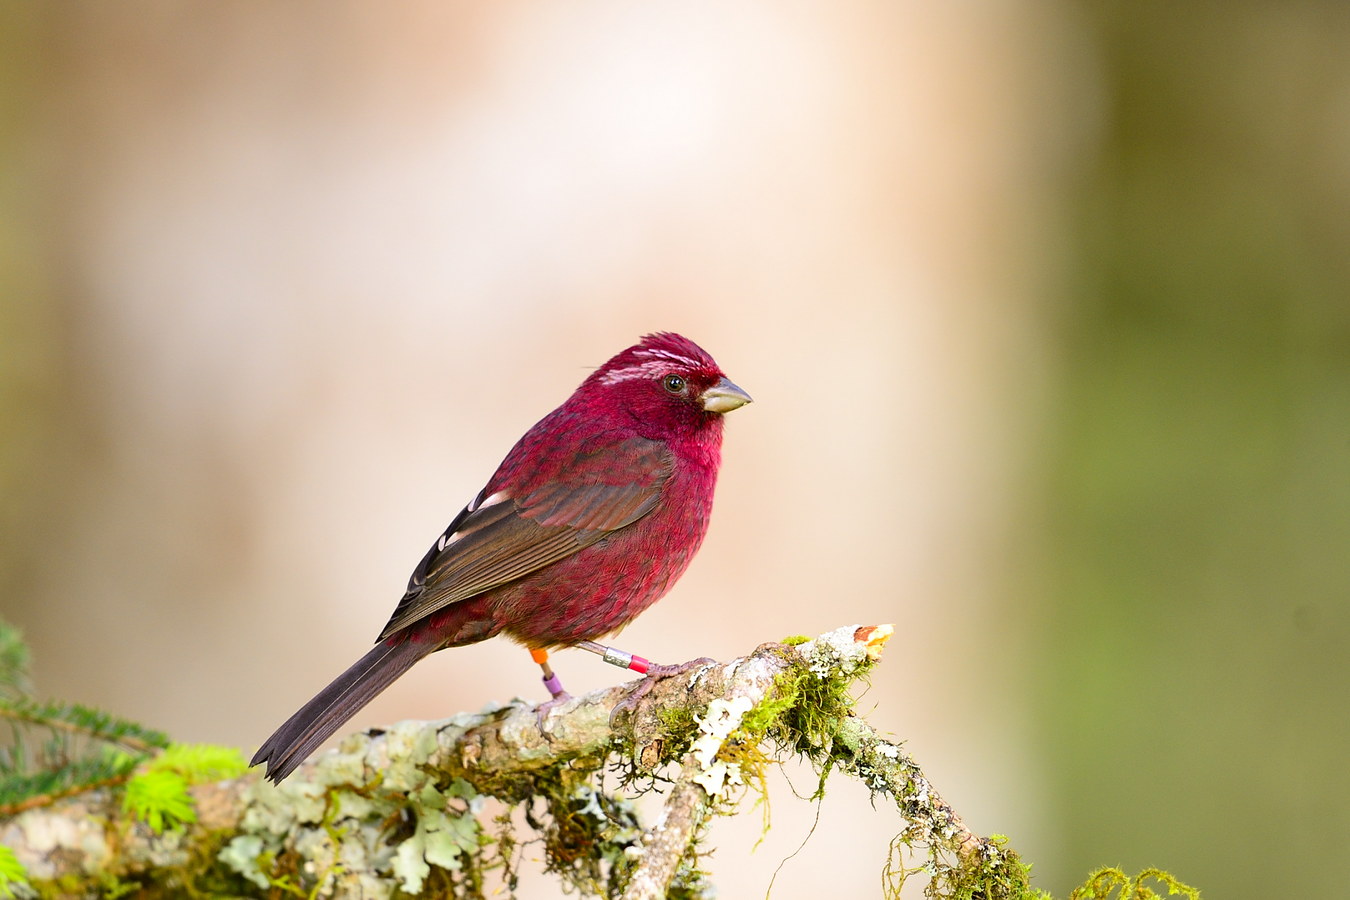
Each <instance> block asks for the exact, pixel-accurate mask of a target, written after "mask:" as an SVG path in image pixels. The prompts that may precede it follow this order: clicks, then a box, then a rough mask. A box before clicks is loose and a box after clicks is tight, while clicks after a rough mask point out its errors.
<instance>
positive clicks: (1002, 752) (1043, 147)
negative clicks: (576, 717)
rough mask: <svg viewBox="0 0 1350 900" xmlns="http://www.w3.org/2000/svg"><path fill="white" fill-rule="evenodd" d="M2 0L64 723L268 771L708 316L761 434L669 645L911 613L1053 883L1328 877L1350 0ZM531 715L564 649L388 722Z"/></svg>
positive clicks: (1013, 817)
mask: <svg viewBox="0 0 1350 900" xmlns="http://www.w3.org/2000/svg"><path fill="white" fill-rule="evenodd" d="M0 18H3V21H0V516H2V518H0V614H3V616H4V617H5V618H7V619H10V620H11V621H13V622H15V623H17V624H18V625H20V626H21V627H22V628H23V629H24V631H25V632H26V634H27V636H28V638H29V639H30V641H31V643H32V645H33V648H34V653H35V656H36V667H35V668H36V671H35V674H36V681H37V685H38V689H39V692H40V693H41V694H43V695H45V696H50V697H60V698H65V699H69V700H74V701H80V702H83V703H88V704H95V705H98V706H101V707H105V708H107V709H109V710H112V711H116V712H118V713H121V714H123V715H126V716H129V717H133V718H136V719H138V720H141V721H144V722H146V723H149V724H151V725H153V726H156V727H160V728H163V729H165V730H167V731H168V732H170V733H171V734H172V735H173V736H175V737H176V738H178V739H181V740H191V741H214V742H221V743H226V744H232V745H238V746H241V747H243V748H244V749H245V752H246V754H248V753H251V752H252V750H253V749H254V748H255V747H256V746H257V744H258V743H259V741H260V740H261V739H262V738H264V737H265V736H266V735H267V734H268V733H270V731H271V730H272V729H273V728H274V727H275V726H276V725H277V724H278V723H279V722H280V721H281V720H282V719H284V718H285V717H286V716H288V715H289V714H290V713H291V712H292V711H293V710H294V709H295V708H297V707H298V706H299V705H300V704H301V703H302V702H303V701H304V700H306V699H308V697H309V696H310V695H311V694H312V693H313V692H314V691H315V690H316V689H317V688H319V687H320V686H321V685H323V684H324V683H326V682H327V681H328V679H329V678H330V677H332V676H333V675H335V674H336V673H337V672H339V671H340V670H341V669H343V668H344V667H345V666H346V665H347V664H348V663H350V662H351V661H353V660H354V659H355V658H356V657H357V656H358V655H360V654H361V653H362V652H364V650H365V648H366V647H367V646H368V645H369V642H370V641H371V640H372V639H373V637H374V635H375V634H376V633H377V632H378V630H379V629H380V627H381V626H382V625H383V623H384V622H385V620H386V618H387V616H388V614H389V611H390V610H391V609H392V606H393V604H394V602H395V601H396V600H397V599H398V597H399V596H400V594H401V592H402V587H403V584H404V581H405V579H406V577H407V575H408V572H409V571H410V570H411V568H412V566H413V565H414V564H415V563H416V562H417V560H418V559H419V558H420V557H421V555H422V553H423V552H424V550H425V549H426V547H427V546H428V545H429V544H430V542H431V541H432V540H433V539H434V538H435V536H436V535H437V534H438V533H439V531H440V530H441V529H442V528H443V527H444V526H445V525H446V523H447V522H448V520H449V518H450V517H451V516H452V515H453V514H454V513H455V512H456V511H457V510H458V509H459V508H460V506H461V505H462V504H463V503H464V502H465V501H467V500H468V498H470V497H471V496H472V495H473V494H474V493H475V492H476V491H477V490H478V489H479V487H481V485H482V483H483V482H484V480H485V479H486V477H487V476H488V474H489V473H490V472H491V471H492V469H493V467H494V466H495V465H496V463H497V462H498V461H499V460H500V458H501V457H502V455H504V454H505V452H506V450H507V449H508V448H509V447H510V446H511V444H512V443H513V442H514V441H515V439H516V438H517V437H518V436H519V435H520V434H521V433H522V432H523V431H524V430H525V428H527V427H528V426H529V425H530V424H532V423H533V422H534V421H535V420H536V419H538V418H539V417H540V416H541V415H543V414H544V413H545V412H547V411H548V410H549V409H551V408H552V407H553V406H554V405H556V404H557V403H559V402H560V401H561V400H562V399H563V398H564V397H566V396H567V394H568V393H569V392H570V391H571V390H572V388H573V387H575V385H576V384H577V383H579V382H580V381H581V380H582V378H584V377H585V375H586V373H587V372H588V371H589V367H593V366H595V365H598V364H599V363H600V362H602V361H603V360H604V359H606V358H607V357H608V356H610V355H611V354H613V353H614V352H616V351H618V350H620V349H622V348H623V347H625V346H627V345H628V344H630V343H632V342H633V341H634V340H635V339H636V338H637V337H638V336H639V335H640V334H642V333H644V332H647V331H653V330H658V329H672V330H677V331H680V332H683V333H685V334H687V335H689V336H691V337H693V338H694V339H695V340H696V341H698V342H699V343H701V344H702V345H703V346H704V347H706V348H707V349H708V350H709V351H710V352H712V353H713V354H714V355H715V356H716V357H717V359H718V360H719V361H720V362H721V364H722V365H723V367H724V368H725V369H726V370H727V371H728V372H729V373H730V374H731V376H732V377H733V378H734V379H735V380H736V381H737V382H738V383H740V384H741V385H743V386H744V387H745V388H746V389H747V390H749V391H750V392H751V393H752V394H753V395H754V397H755V400H756V403H755V405H754V406H752V407H749V408H747V409H745V410H742V411H739V412H737V413H735V414H734V415H733V416H732V417H730V419H729V421H728V431H727V442H726V452H725V464H724V467H723V471H722V481H721V485H720V487H719V496H718V509H717V514H716V516H715V517H714V521H713V526H712V531H711V534H710V535H709V538H708V541H707V542H706V544H705V546H704V549H703V551H702V554H701V556H700V558H699V559H698V561H697V562H696V564H695V565H694V566H693V568H692V569H691V571H690V572H689V574H688V575H687V576H686V577H685V578H684V579H683V580H682V581H681V583H680V584H679V586H678V587H677V588H676V589H675V590H674V592H673V593H672V594H671V595H670V596H669V597H667V598H666V599H665V600H664V601H663V602H662V603H660V604H658V605H657V606H656V607H654V608H653V609H652V610H651V611H649V612H648V613H647V614H646V616H644V617H643V618H641V619H640V620H638V621H637V622H636V623H635V624H634V625H632V626H631V627H630V628H629V629H628V630H627V631H626V632H625V633H624V634H623V636H622V638H621V639H620V640H619V641H617V643H619V644H620V645H621V646H623V647H625V648H627V649H630V650H633V651H635V652H638V653H641V654H643V655H645V656H649V657H651V658H654V659H658V660H662V661H678V660H683V659H688V658H692V657H697V656H702V655H709V656H714V657H730V656H734V655H738V654H741V653H744V652H747V651H749V650H750V649H752V648H753V647H754V646H755V645H757V644H759V643H760V642H762V641H765V640H770V639H776V638H781V637H783V636H785V635H790V634H799V633H804V634H816V633H819V632H821V631H824V630H828V629H831V628H834V627H836V626H840V625H845V624H851V623H856V622H864V623H871V622H894V623H895V624H896V625H897V629H898V634H897V637H896V638H895V639H894V640H893V641H892V642H891V645H890V647H889V651H888V655H887V657H886V658H885V660H884V662H883V664H882V666H881V667H880V668H879V669H878V670H877V671H876V674H875V677H874V678H873V682H872V687H871V689H870V690H869V691H868V692H867V693H866V695H865V696H864V697H863V698H862V701H861V704H862V706H863V708H864V709H867V710H869V715H870V717H871V720H872V721H873V722H874V723H875V724H876V725H877V726H878V727H880V728H882V729H883V730H885V731H888V732H890V733H893V734H894V735H896V736H897V737H899V738H901V739H903V740H905V741H906V744H907V747H908V749H909V751H910V752H911V753H913V754H914V756H915V757H916V758H917V759H918V760H919V762H920V763H921V764H923V765H924V766H925V768H926V769H927V771H928V772H929V774H930V775H931V776H932V778H933V780H934V782H935V783H936V784H937V785H938V786H939V788H940V789H941V790H942V791H943V792H944V794H945V796H946V798H947V799H948V800H949V802H950V803H951V804H952V805H953V806H954V807H955V808H956V809H957V810H958V811H959V812H960V813H961V814H962V815H964V816H965V817H966V819H967V821H968V822H969V824H970V825H971V826H972V827H973V828H974V829H975V830H977V831H979V832H981V833H990V832H998V833H1003V834H1006V835H1009V837H1010V839H1011V843H1012V845H1013V846H1014V847H1016V848H1018V849H1019V850H1021V851H1022V852H1023V854H1024V855H1025V857H1026V858H1027V859H1028V860H1030V861H1032V862H1034V863H1035V869H1034V875H1035V879H1036V884H1037V885H1038V886H1039V887H1042V888H1046V889H1049V890H1052V891H1054V892H1055V893H1056V894H1058V895H1061V896H1062V895H1066V894H1067V892H1068V890H1069V889H1070V888H1071V887H1072V886H1073V885H1074V884H1076V883H1078V882H1079V881H1080V880H1081V879H1082V878H1083V877H1084V876H1085V875H1086V873H1087V872H1088V871H1089V869H1091V868H1093V867H1096V866H1099V865H1121V866H1123V867H1125V868H1126V869H1127V870H1130V871H1136V870H1138V869H1140V868H1142V867H1145V866H1160V867H1164V868H1167V869H1169V870H1171V871H1172V872H1174V873H1175V874H1176V875H1178V876H1179V877H1181V878H1182V879H1183V880H1185V881H1188V882H1190V883H1192V884H1195V885H1198V886H1200V887H1202V888H1203V889H1204V890H1205V892H1206V896H1212V897H1224V898H1247V897H1251V898H1257V897H1267V896H1276V895H1277V896H1322V895H1325V894H1326V889H1325V885H1326V884H1327V882H1329V881H1330V878H1329V877H1328V876H1329V875H1330V874H1331V873H1330V869H1331V864H1332V862H1333V861H1335V860H1338V859H1342V858H1343V857H1344V855H1345V853H1346V852H1347V850H1350V767H1347V766H1346V761H1347V759H1350V715H1348V714H1347V713H1350V709H1348V707H1350V653H1347V652H1346V651H1347V646H1348V645H1350V603H1348V602H1347V594H1348V592H1350V553H1347V552H1346V549H1345V546H1344V545H1345V542H1346V537H1347V533H1350V55H1347V54H1346V52H1345V48H1346V47H1347V46H1350V7H1348V6H1346V5H1345V4H1343V3H1338V2H1333V0H1324V2H1315V0H1309V2H1295V3H1285V4H1265V3H1248V2H1240V0H1239V2H1228V3H1222V4H1221V3H1217V2H1198V3H1187V4H1174V3H1164V2H1160V0H1146V2H1139V3H1130V4H1122V3H1116V4H1095V3H1087V2H1068V0H1005V2H974V3H962V4H926V3H914V2H898V3H897V2H883V0H872V2H868V0H848V2H842V3H832V4H823V5H802V4H782V3H771V2H745V3H733V4H709V5H702V4H688V3H673V2H665V0H654V2H647V3H640V4H638V3H621V2H617V0H610V2H603V0H582V2H575V3H568V4H528V3H493V4H476V3H420V4H409V5H402V6H399V7H398V8H397V9H391V8H390V7H387V6H376V5H373V4H372V5H360V4H350V5H337V6H334V5H331V4H317V3H293V4H284V5H276V4H191V5H186V6H185V5H182V4H175V3H169V2H146V3H137V4H130V5H128V4H96V3H73V4H5V5H4V7H3V9H2V10H0ZM557 663H558V666H559V669H560V671H561V673H562V675H563V677H564V679H565V680H566V682H567V684H568V685H569V686H570V687H572V688H573V689H574V690H576V689H578V688H580V689H588V688H591V687H596V686H600V685H606V684H611V683H614V682H615V681H617V680H620V679H622V678H623V677H624V676H623V675H622V674H620V673H618V671H617V670H614V669H611V668H608V667H605V666H603V665H602V664H600V663H599V662H598V661H596V660H595V659H594V658H592V657H590V656H589V655H586V654H582V653H578V652H572V653H563V654H560V656H559V658H558V660H557ZM513 696H524V697H530V698H535V699H539V698H541V697H543V689H542V687H541V686H540V684H539V681H538V675H537V670H536V668H535V667H534V666H533V665H532V664H531V663H530V661H529V659H528V657H527V656H526V654H525V653H524V652H523V651H522V650H521V649H519V648H518V647H515V646H514V645H511V644H508V643H506V642H490V643H487V644H483V645H478V646H475V647H470V648H464V649H460V650H455V651H452V652H449V653H444V654H440V655H439V657H438V658H433V659H431V660H428V661H426V662H424V663H422V664H421V665H420V666H418V667H417V668H416V669H415V670H414V671H413V672H412V673H410V674H409V675H408V676H406V677H405V678H404V679H403V680H402V681H400V682H399V683H398V684H397V685H396V686H395V687H394V688H392V689H390V690H389V691H388V692H387V693H386V694H385V695H384V696H383V697H381V698H380V699H379V700H378V701H377V702H375V703H374V704H372V705H371V706H370V707H369V708H368V709H367V710H365V711H364V712H363V713H362V715H361V716H359V717H358V719H357V720H356V722H355V723H354V725H359V726H372V725H376V724H381V723H387V722H390V721H393V720H397V719H402V718H435V717H439V716H442V715H448V714H450V713H453V712H456V711H459V710H462V709H476V708H478V707H480V706H482V705H483V704H484V703H485V702H488V701H493V700H496V701H505V700H508V699H510V698H511V697H513ZM791 778H792V784H793V785H795V787H796V789H797V790H798V791H801V792H803V793H809V791H810V789H811V788H812V787H813V785H814V780H813V778H812V776H811V775H810V773H809V772H805V771H802V770H800V769H797V770H794V771H793V773H792V774H791ZM771 800H772V807H771V808H772V815H773V829H772V831H771V832H770V834H769V837H768V840H767V841H766V842H765V843H764V844H763V845H762V846H760V847H759V848H758V849H756V850H754V851H753V852H751V848H752V846H753V844H754V842H755V840H756V839H757V838H758V836H759V831H760V827H761V820H760V816H759V815H758V813H757V812H752V813H749V814H747V815H745V816H742V817H740V818H739V819H735V820H729V821H720V822H718V823H717V825H716V826H715V829H714V832H713V835H712V838H711V843H712V845H714V846H717V847H718V848H719V849H718V851H717V853H716V854H715V855H714V856H713V857H712V858H711V859H710V860H709V866H710V868H711V870H712V872H713V873H714V875H715V877H716V879H717V881H718V883H719V884H720V885H721V887H722V891H723V896H727V897H752V896H762V895H763V893H764V891H765V890H766V888H767V887H768V884H769V879H770V878H771V877H772V875H773V872H774V870H775V869H776V868H777V867H778V866H779V863H780V862H782V861H783V860H784V859H785V857H787V856H788V855H789V854H791V853H792V851H793V850H795V849H796V848H797V846H798V845H799V844H801V843H802V841H803V840H805V839H806V838H807V834H808V832H809V830H810V828H811V823H812V820H813V818H814V817H815V814H816V810H815V809H813V808H812V807H811V806H810V804H808V803H807V802H805V801H801V800H797V799H796V798H794V797H793V796H792V793H791V791H790V789H789V787H788V785H787V784H785V783H781V782H780V783H777V784H775V786H774V790H773V794H772V796H771ZM899 828H900V821H899V819H898V817H897V815H896V813H895V812H894V811H893V809H892V808H890V807H888V806H887V805H886V804H884V803H881V804H878V805H877V807H876V808H873V807H872V806H871V805H870V804H869V802H868V798H867V796H866V794H865V792H864V791H863V790H862V788H861V787H860V786H859V785H857V784H856V783H853V782H850V781H848V780H837V781H836V782H835V783H834V784H833V787H832V790H831V791H830V793H829V796H828V797H827V798H826V800H825V801H824V803H823V805H822V807H821V809H820V825H819V827H818V828H817V830H816V831H815V834H814V836H812V837H811V838H810V839H809V840H808V841H807V842H806V845H805V848H804V849H803V850H802V852H801V853H800V854H799V855H798V856H796V857H794V858H792V859H790V860H787V861H786V862H783V870H782V873H781V874H780V875H779V877H778V881H777V883H776V885H775V886H774V889H773V896H775V897H778V898H784V900H787V898H799V897H802V898H805V897H821V896H832V897H865V896H875V895H877V893H878V891H879V880H880V872H881V868H882V865H883V863H884V860H885V856H886V847H887V843H888V841H889V839H890V837H891V836H892V835H893V834H895V833H896V832H897V831H898V830H899ZM747 860H748V862H747ZM915 887H916V888H917V885H916V886H915ZM528 890H531V891H533V892H534V893H533V894H531V896H540V897H545V896H551V895H552V891H551V885H550V884H549V882H548V881H547V880H545V879H542V878H540V879H534V880H533V882H532V885H531V886H530V887H529V888H528ZM907 890H908V889H907Z"/></svg>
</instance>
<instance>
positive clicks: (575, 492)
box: [377, 437, 673, 641]
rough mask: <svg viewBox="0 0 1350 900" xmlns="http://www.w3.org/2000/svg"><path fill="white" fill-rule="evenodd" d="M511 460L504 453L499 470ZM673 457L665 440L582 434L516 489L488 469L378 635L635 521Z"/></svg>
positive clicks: (653, 499)
mask: <svg viewBox="0 0 1350 900" xmlns="http://www.w3.org/2000/svg"><path fill="white" fill-rule="evenodd" d="M513 455H514V452H513ZM512 462H513V460H512V457H510V456H508V457H507V460H506V462H504V463H503V464H502V468H503V470H506V469H508V468H509V467H510V466H511V464H512ZM672 463H673V458H672V456H671V453H670V450H669V449H668V448H667V446H666V445H665V444H664V443H661V442H659V441H649V440H646V439H644V438H639V437H629V438H625V439H622V440H619V441H617V442H613V441H604V440H595V441H591V442H587V443H585V444H583V445H582V448H581V449H580V450H579V451H578V452H577V453H576V454H574V455H572V456H570V457H568V458H566V459H557V458H556V457H555V458H551V459H548V460H545V461H544V462H543V464H542V465H540V466H538V467H537V468H536V469H535V470H534V471H532V472H529V473H526V474H524V475H523V476H522V477H518V478H513V479H512V480H513V481H515V482H517V484H518V486H517V487H516V488H514V489H513V488H511V487H506V488H501V489H498V490H495V491H493V492H492V493H491V494H489V493H488V491H489V489H490V488H492V487H494V486H495V485H496V484H497V482H498V481H499V480H500V479H499V478H498V477H497V476H494V478H493V480H492V481H491V482H489V484H488V487H487V488H484V489H483V492H482V493H480V494H479V495H478V497H476V498H475V499H474V501H473V502H472V503H470V504H469V505H468V506H467V507H465V508H464V510H463V511H462V512H460V514H459V515H457V516H455V519H454V521H453V522H451V523H450V526H449V527H448V528H446V529H445V531H444V532H443V533H442V534H441V536H440V537H439V538H438V539H437V540H436V543H435V544H433V545H432V546H431V549H430V550H429V551H427V555H426V556H424V557H423V558H422V561H421V562H420V563H419V564H418V566H417V568H416V569H415V570H413V574H412V578H411V579H409V581H408V590H407V593H405V594H404V595H403V599H402V600H400V601H399V604H398V607H397V608H395V610H394V614H393V616H392V617H391V618H390V620H389V624H387V625H385V626H384V631H382V632H380V636H379V638H377V641H382V640H384V639H385V638H387V637H389V636H390V635H391V634H393V633H394V632H396V631H400V630H402V629H404V628H406V627H408V626H409V625H411V624H413V623H414V622H417V621H419V620H420V619H424V618H426V617H427V616H429V615H431V614H432V613H434V612H436V611H437V610H440V609H443V608H445V607H446V606H448V605H450V604H451V603H457V602H459V601H460V600H466V599H468V598H469V597H473V596H475V595H477V594H481V593H483V592H484V591H487V590H490V589H492V588H495V587H499V586H500V585H503V584H506V583H508V582H511V581H515V580H516V579H517V578H521V577H523V576H525V575H528V574H530V573H531V572H536V571H538V570H539V569H542V568H544V567H545V566H548V565H551V564H552V563H555V562H558V561H559V560H561V559H564V558H566V557H568V556H571V555H572V554H573V553H576V552H577V551H578V550H582V549H584V548H586V547H589V546H590V545H592V544H594V543H596V542H597V541H599V540H601V539H602V538H604V537H605V536H606V535H608V534H611V533H612V532H614V531H616V530H618V529H620V528H623V527H624V526H626V525H630V524H632V523H633V522H636V521H637V520H638V519H640V518H642V517H643V516H645V515H646V514H647V513H649V512H651V510H652V509H653V507H655V506H656V503H657V501H658V500H659V499H660V496H661V489H662V486H663V485H664V484H665V481H666V479H667V478H669V476H670V473H671V471H672ZM499 471H500V470H499Z"/></svg>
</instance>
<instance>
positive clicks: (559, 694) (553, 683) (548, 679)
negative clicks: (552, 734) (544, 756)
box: [530, 647, 572, 729]
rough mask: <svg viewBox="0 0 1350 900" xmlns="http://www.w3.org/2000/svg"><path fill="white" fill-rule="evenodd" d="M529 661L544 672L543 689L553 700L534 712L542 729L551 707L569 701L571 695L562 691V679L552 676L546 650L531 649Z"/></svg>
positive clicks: (551, 709)
mask: <svg viewBox="0 0 1350 900" xmlns="http://www.w3.org/2000/svg"><path fill="white" fill-rule="evenodd" d="M530 659H532V660H534V661H535V662H537V663H539V668H541V669H543V670H544V687H546V688H548V692H549V693H550V694H551V695H552V696H553V699H551V700H546V701H544V702H543V703H541V704H539V708H538V709H537V710H535V714H536V715H537V716H538V717H539V727H540V728H541V729H542V728H543V727H544V719H546V718H548V714H549V713H550V712H552V711H553V707H555V706H557V705H558V704H560V703H566V702H567V701H568V700H571V699H572V695H571V694H569V693H567V691H566V690H564V689H563V686H562V679H561V678H559V677H558V676H557V675H556V674H554V672H553V667H552V666H550V665H549V664H548V651H547V650H544V649H542V648H536V647H531V648H530Z"/></svg>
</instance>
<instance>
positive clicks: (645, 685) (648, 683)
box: [609, 656, 717, 727]
mask: <svg viewBox="0 0 1350 900" xmlns="http://www.w3.org/2000/svg"><path fill="white" fill-rule="evenodd" d="M715 665H717V660H715V659H710V658H708V657H706V656H703V657H699V658H698V659H694V660H690V661H689V662H683V663H675V664H674V665H668V666H662V665H657V664H655V663H653V664H651V665H649V666H648V667H647V673H646V674H645V675H644V676H643V677H642V678H641V679H639V680H638V681H637V682H636V683H635V684H634V686H633V689H632V690H630V691H629V692H628V696H626V697H624V698H623V699H622V700H620V701H619V702H618V703H616V704H614V709H612V710H610V713H609V724H610V727H614V726H615V725H616V724H617V723H618V722H619V720H620V719H622V718H623V717H624V716H626V715H632V714H633V713H634V712H636V711H637V707H638V704H639V703H641V702H642V699H643V698H644V697H646V696H647V695H648V694H650V693H651V691H652V688H653V687H655V686H656V682H658V681H660V680H662V679H664V678H671V677H673V676H675V675H683V674H684V673H686V672H690V671H692V670H694V669H702V668H706V667H708V666H715Z"/></svg>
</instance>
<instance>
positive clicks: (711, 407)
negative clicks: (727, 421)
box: [698, 378, 752, 413]
mask: <svg viewBox="0 0 1350 900" xmlns="http://www.w3.org/2000/svg"><path fill="white" fill-rule="evenodd" d="M698 399H699V400H701V401H703V408H704V409H706V410H707V411H708V412H712V413H728V412H731V411H732V410H733V409H739V408H740V407H742V406H744V405H745V404H747V403H750V402H752V401H751V400H750V395H749V394H747V393H746V392H745V391H743V390H741V389H740V388H738V387H736V385H734V384H732V383H731V379H729V378H723V379H722V380H721V381H719V382H717V384H714V385H713V386H712V387H710V388H708V389H707V390H706V391H704V392H703V393H702V394H699V396H698Z"/></svg>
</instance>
